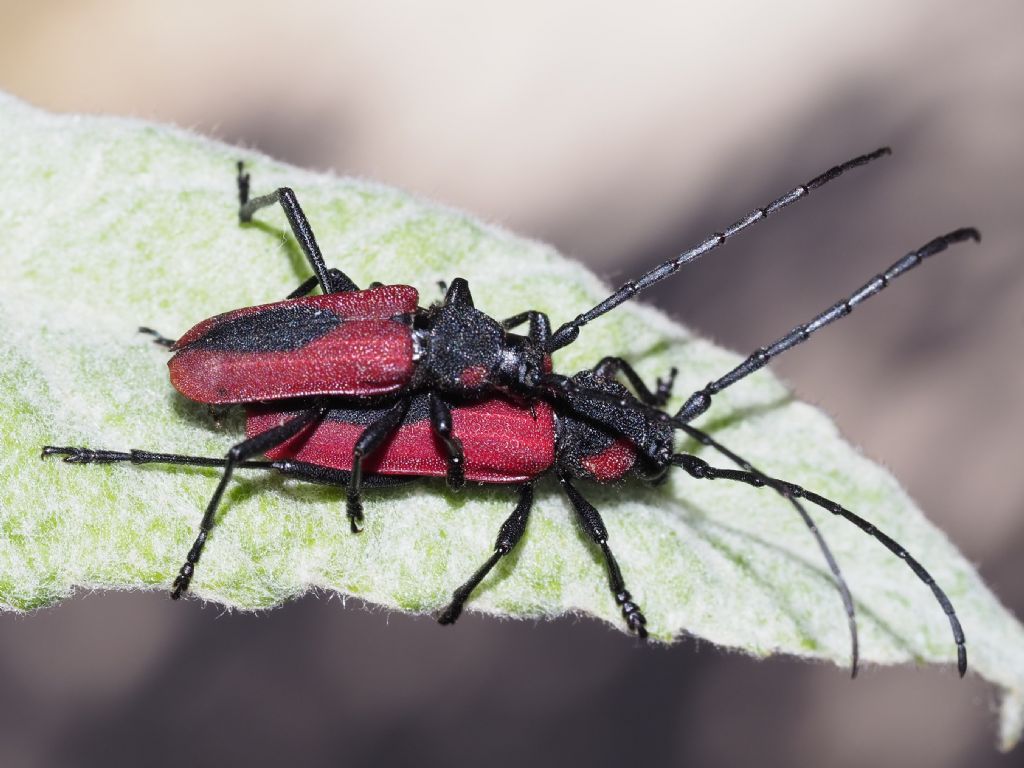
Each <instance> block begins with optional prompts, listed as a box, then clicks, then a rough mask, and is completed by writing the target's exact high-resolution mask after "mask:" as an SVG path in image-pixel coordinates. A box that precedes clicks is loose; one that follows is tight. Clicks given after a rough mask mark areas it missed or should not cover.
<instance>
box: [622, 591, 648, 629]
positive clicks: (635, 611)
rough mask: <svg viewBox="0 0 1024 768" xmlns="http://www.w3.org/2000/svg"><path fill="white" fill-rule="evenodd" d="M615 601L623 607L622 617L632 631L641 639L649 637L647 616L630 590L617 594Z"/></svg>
mask: <svg viewBox="0 0 1024 768" xmlns="http://www.w3.org/2000/svg"><path fill="white" fill-rule="evenodd" d="M615 602H616V603H618V604H619V607H620V608H621V609H622V617H623V618H624V619H625V620H626V625H627V626H628V627H629V629H630V631H631V632H633V633H635V634H636V636H637V637H638V638H640V639H641V640H646V639H647V618H646V617H645V616H644V615H643V613H642V612H641V611H640V606H638V605H637V604H636V603H634V602H633V596H632V595H630V594H629V591H628V590H625V589H624V590H622V591H621V592H619V593H617V594H616V595H615Z"/></svg>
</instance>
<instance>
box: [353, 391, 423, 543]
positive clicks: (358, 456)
mask: <svg viewBox="0 0 1024 768" xmlns="http://www.w3.org/2000/svg"><path fill="white" fill-rule="evenodd" d="M408 408H409V400H408V399H405V400H399V401H398V402H397V403H395V404H394V405H393V406H392V407H391V408H389V409H388V410H387V411H385V412H384V415H383V416H381V417H380V418H379V419H377V420H376V421H375V422H373V423H372V424H370V426H368V427H367V428H366V429H364V430H363V432H362V434H360V435H359V439H358V440H356V444H355V445H354V446H352V477H351V478H350V480H349V483H348V498H347V499H346V502H345V512H346V514H347V515H348V522H349V526H350V527H351V528H352V533H359V531H360V528H359V523H361V522H362V520H363V502H362V500H361V499H360V498H359V493H360V488H361V487H362V484H363V459H364V458H365V457H367V456H369V455H371V454H372V453H373V452H374V451H376V450H377V449H378V448H380V447H381V445H383V444H384V442H385V441H386V440H387V439H388V438H389V437H391V435H392V434H394V432H395V430H396V429H398V427H399V425H401V423H402V419H404V418H405V412H406V410H408Z"/></svg>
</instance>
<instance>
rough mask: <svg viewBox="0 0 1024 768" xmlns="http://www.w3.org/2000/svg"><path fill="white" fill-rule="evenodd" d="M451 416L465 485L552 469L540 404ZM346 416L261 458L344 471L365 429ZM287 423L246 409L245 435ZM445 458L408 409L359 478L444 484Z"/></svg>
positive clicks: (334, 415)
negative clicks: (429, 479)
mask: <svg viewBox="0 0 1024 768" xmlns="http://www.w3.org/2000/svg"><path fill="white" fill-rule="evenodd" d="M451 412H452V424H453V431H454V432H455V434H457V435H458V436H459V439H460V440H461V441H462V446H463V450H464V452H465V458H466V464H465V473H466V474H465V476H466V479H467V480H469V481H472V482H479V483H494V484H512V483H522V482H526V481H529V480H532V479H534V478H535V477H537V476H538V475H541V474H543V473H544V472H546V471H547V470H548V469H550V468H551V466H552V465H553V464H554V462H555V415H554V411H553V410H552V408H551V406H550V405H548V404H547V403H537V404H535V405H534V407H533V408H532V409H531V408H528V407H525V406H520V405H516V404H514V403H511V402H509V401H507V400H503V399H500V398H491V399H488V400H483V401H481V402H478V403H471V404H466V405H460V406H457V407H455V408H452V411H451ZM346 413H352V412H345V411H341V410H337V411H333V412H330V413H329V414H328V416H327V417H326V418H325V419H323V420H322V421H320V422H319V423H317V424H315V425H311V426H310V427H308V428H307V429H305V430H303V431H302V432H300V433H298V434H297V435H295V436H294V437H292V438H291V439H290V440H287V441H285V442H284V443H281V444H280V445H278V446H277V447H275V448H272V449H271V450H269V451H267V452H266V456H267V458H269V459H271V460H272V461H280V460H284V459H291V460H294V461H301V462H306V463H308V464H315V465H317V466H321V467H327V468H330V469H339V470H345V471H349V470H351V469H352V448H353V446H354V445H355V443H356V440H357V439H358V438H359V435H360V434H361V433H362V432H363V430H364V429H365V428H366V425H365V423H362V424H360V423H355V422H354V421H352V420H346V418H345V415H346ZM294 416H295V413H294V412H286V411H280V410H273V409H272V408H270V407H264V408H260V407H258V406H255V407H251V408H249V410H248V416H247V420H246V434H247V436H248V437H254V436H256V435H259V434H262V433H264V432H266V431H267V430H269V429H272V428H274V427H277V426H279V425H281V424H283V423H284V422H286V421H287V420H288V419H289V418H292V417H294ZM446 455H447V454H446V453H445V449H444V445H443V443H442V442H441V441H440V439H439V438H438V437H437V435H436V434H435V433H434V431H433V428H432V426H431V424H430V419H429V418H428V417H427V412H426V409H425V408H420V409H416V408H415V407H413V408H411V409H410V413H409V414H408V415H407V416H406V419H405V420H404V421H403V423H402V426H401V427H400V428H399V429H397V430H396V431H395V433H394V434H393V435H392V437H391V438H390V439H389V441H388V442H387V443H386V444H385V445H384V446H382V447H381V448H380V449H379V450H378V451H376V452H374V453H373V454H372V455H370V456H368V457H366V459H364V461H363V466H362V470H363V472H364V473H367V474H379V475H400V476H418V477H444V476H445V474H446V472H447V463H446Z"/></svg>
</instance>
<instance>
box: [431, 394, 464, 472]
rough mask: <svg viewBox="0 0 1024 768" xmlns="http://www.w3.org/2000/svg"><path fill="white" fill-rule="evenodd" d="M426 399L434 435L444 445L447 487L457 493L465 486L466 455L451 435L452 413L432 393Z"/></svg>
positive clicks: (458, 442) (446, 405)
mask: <svg viewBox="0 0 1024 768" xmlns="http://www.w3.org/2000/svg"><path fill="white" fill-rule="evenodd" d="M427 398H428V402H429V403H430V423H431V425H433V427H434V434H436V435H437V436H438V437H439V438H441V442H443V443H444V448H445V453H446V454H447V463H448V478H447V479H448V487H449V488H451V489H452V490H454V491H457V490H459V489H461V488H462V487H463V486H464V485H465V484H466V455H465V453H463V451H462V441H461V440H459V438H458V437H456V436H455V435H454V434H452V411H451V408H449V407H448V404H447V403H446V402H444V401H443V400H442V399H441V398H440V397H438V396H437V395H435V394H434V393H433V392H431V393H430V394H429V395H428V396H427Z"/></svg>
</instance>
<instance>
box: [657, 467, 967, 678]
mask: <svg viewBox="0 0 1024 768" xmlns="http://www.w3.org/2000/svg"><path fill="white" fill-rule="evenodd" d="M671 461H672V463H673V464H675V465H676V466H677V467H681V468H682V469H684V470H685V471H686V472H687V473H688V474H689V475H690V476H691V477H694V478H697V479H698V480H735V481H736V482H740V483H746V484H747V485H752V486H754V487H755V488H761V487H764V486H768V487H770V488H774V489H775V490H776V491H777V492H778V493H781V494H783V495H784V496H790V497H792V498H794V499H806V500H807V501H809V502H811V504H815V505H816V506H819V507H821V508H822V509H824V510H826V511H828V512H831V513H832V514H833V515H838V516H840V517H843V518H845V519H846V520H849V521H850V522H851V523H853V524H854V525H856V526H857V527H858V528H860V529H861V530H862V531H864V533H866V534H868V535H869V536H871V537H873V538H874V539H875V540H876V541H878V542H880V543H881V544H882V546H884V547H885V548H886V549H888V550H889V551H890V552H892V553H893V554H894V555H896V557H898V558H899V559H900V560H902V561H903V562H905V563H906V564H907V567H909V568H910V570H912V571H913V572H914V574H915V575H916V576H917V578H919V579H920V580H921V581H922V582H924V584H925V585H926V586H927V587H928V588H929V589H931V591H932V594H933V595H934V596H935V599H936V601H938V603H939V605H940V606H942V611H943V613H945V614H946V618H947V619H948V620H949V627H950V629H951V630H952V632H953V641H954V642H955V643H956V666H957V670H958V671H959V672H960V677H963V676H964V675H965V674H966V673H967V641H966V638H965V637H964V630H963V627H961V626H960V619H958V618H957V615H956V611H955V610H954V609H953V604H952V603H951V602H950V601H949V598H948V597H947V596H946V593H945V592H943V591H942V588H941V587H940V586H939V585H938V584H937V583H936V582H935V579H934V578H933V577H932V575H931V574H930V573H928V571H927V570H926V569H925V567H924V566H923V565H921V564H920V563H919V562H918V561H917V560H916V559H915V558H914V557H912V556H911V554H910V553H909V552H908V551H907V550H906V549H905V548H904V547H903V545H902V544H900V543H899V542H898V541H896V540H895V539H893V538H890V537H889V536H887V535H886V534H884V533H883V532H882V531H880V530H879V529H878V528H877V527H876V526H875V525H873V524H872V523H869V522H868V521H867V520H865V519H864V518H863V517H860V516H859V515H856V514H854V513H853V512H851V511H850V510H848V509H846V508H845V507H843V506H842V505H840V504H837V503H836V502H834V501H832V500H831V499H826V498H825V497H824V496H820V495H818V494H817V493H813V492H812V491H808V490H805V489H804V488H801V487H800V486H799V485H796V484H794V483H787V482H784V481H782V480H776V479H775V478H772V477H768V476H767V475H762V474H760V473H758V474H755V473H753V472H747V471H745V470H738V469H720V468H718V467H712V466H711V465H710V464H708V463H707V462H706V461H704V460H703V459H700V458H698V457H696V456H692V455H690V454H686V453H677V454H674V455H673V456H672V459H671Z"/></svg>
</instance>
